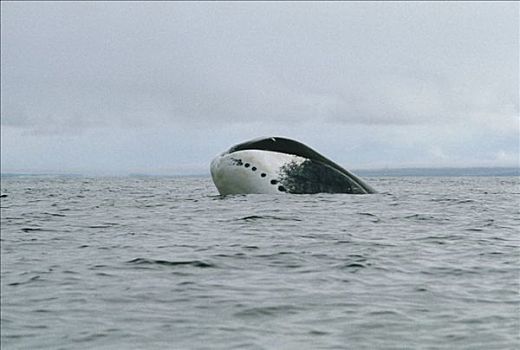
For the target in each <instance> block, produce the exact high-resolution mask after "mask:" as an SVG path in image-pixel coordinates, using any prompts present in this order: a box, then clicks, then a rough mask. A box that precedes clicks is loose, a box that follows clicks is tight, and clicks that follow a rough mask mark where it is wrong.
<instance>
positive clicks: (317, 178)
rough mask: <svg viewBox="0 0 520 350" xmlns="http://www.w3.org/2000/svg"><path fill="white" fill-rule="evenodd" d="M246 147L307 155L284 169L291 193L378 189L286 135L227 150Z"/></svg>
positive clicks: (284, 185) (284, 181)
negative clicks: (300, 161)
mask: <svg viewBox="0 0 520 350" xmlns="http://www.w3.org/2000/svg"><path fill="white" fill-rule="evenodd" d="M244 150H264V151H271V152H279V153H285V154H292V155H295V156H299V157H302V158H305V159H306V160H305V161H304V162H303V163H300V164H298V163H296V162H294V163H289V164H287V165H285V166H283V167H282V169H281V171H280V178H279V179H278V181H279V183H280V184H281V187H280V188H283V190H284V191H286V192H288V193H296V194H306V193H351V194H368V193H376V190H374V189H373V188H372V187H371V186H370V185H368V184H367V183H365V182H364V181H363V180H361V179H360V178H359V177H357V176H355V175H354V174H352V173H351V172H349V171H347V170H345V169H344V168H342V167H341V166H339V165H338V164H336V163H334V162H333V161H331V160H330V159H328V158H326V157H324V156H323V155H321V154H319V153H318V152H316V151H315V150H313V149H312V148H310V147H308V146H306V145H304V144H303V143H301V142H298V141H294V140H291V139H287V138H283V137H267V138H262V139H255V140H251V141H246V142H243V143H240V144H238V145H235V146H233V147H231V148H230V149H229V151H228V152H227V153H229V154H231V153H234V152H238V151H244Z"/></svg>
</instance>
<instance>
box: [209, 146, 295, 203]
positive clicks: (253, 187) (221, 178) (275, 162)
mask: <svg viewBox="0 0 520 350" xmlns="http://www.w3.org/2000/svg"><path fill="white" fill-rule="evenodd" d="M304 161H305V158H302V157H298V156H295V155H291V154H285V153H278V152H270V151H262V150H244V151H238V152H233V153H231V154H223V155H220V156H217V157H216V158H215V159H213V161H212V162H211V176H212V178H213V182H214V183H215V186H216V187H217V189H218V191H219V192H220V194H221V195H227V194H241V193H271V194H275V193H286V192H287V189H286V188H285V187H284V186H283V184H282V183H281V182H280V180H281V179H280V176H281V170H282V169H283V167H285V166H287V165H289V164H301V163H303V162H304Z"/></svg>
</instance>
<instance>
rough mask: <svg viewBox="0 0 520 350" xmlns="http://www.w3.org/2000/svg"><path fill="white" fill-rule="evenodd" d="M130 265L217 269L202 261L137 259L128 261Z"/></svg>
mask: <svg viewBox="0 0 520 350" xmlns="http://www.w3.org/2000/svg"><path fill="white" fill-rule="evenodd" d="M128 263H129V264H136V265H163V266H193V267H200V268H208V267H216V265H214V264H210V263H207V262H204V261H201V260H185V261H169V260H155V259H146V258H135V259H133V260H130V261H128Z"/></svg>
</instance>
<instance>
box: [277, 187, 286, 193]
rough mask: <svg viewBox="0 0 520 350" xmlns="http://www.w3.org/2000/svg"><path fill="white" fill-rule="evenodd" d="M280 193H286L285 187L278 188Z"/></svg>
mask: <svg viewBox="0 0 520 350" xmlns="http://www.w3.org/2000/svg"><path fill="white" fill-rule="evenodd" d="M278 191H280V192H286V191H287V190H286V189H285V187H283V186H278Z"/></svg>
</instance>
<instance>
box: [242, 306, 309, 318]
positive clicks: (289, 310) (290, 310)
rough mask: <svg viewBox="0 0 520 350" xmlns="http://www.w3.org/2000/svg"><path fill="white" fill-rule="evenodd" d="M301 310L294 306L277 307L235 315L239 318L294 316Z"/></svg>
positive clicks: (245, 311)
mask: <svg viewBox="0 0 520 350" xmlns="http://www.w3.org/2000/svg"><path fill="white" fill-rule="evenodd" d="M298 311H299V308H298V307H296V306H293V305H276V306H264V307H252V308H248V309H245V310H242V311H238V312H236V313H235V316H237V317H246V318H250V317H251V318H256V317H262V316H275V315H291V314H292V315H293V314H296V313H298Z"/></svg>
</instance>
